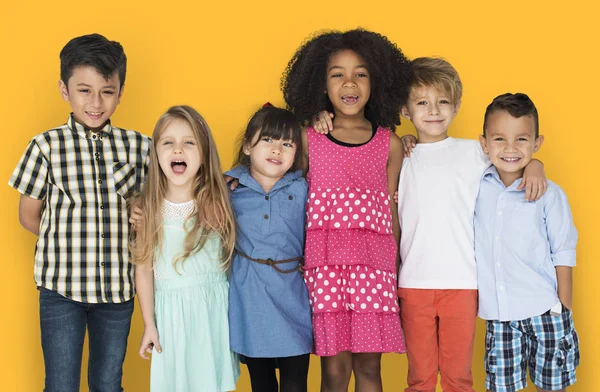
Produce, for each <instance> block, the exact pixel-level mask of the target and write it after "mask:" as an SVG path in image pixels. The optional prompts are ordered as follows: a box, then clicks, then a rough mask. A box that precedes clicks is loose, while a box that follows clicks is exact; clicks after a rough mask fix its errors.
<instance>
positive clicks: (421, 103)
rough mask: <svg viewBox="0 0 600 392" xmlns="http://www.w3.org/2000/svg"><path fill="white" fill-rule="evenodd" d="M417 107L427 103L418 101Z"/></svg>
mask: <svg viewBox="0 0 600 392" xmlns="http://www.w3.org/2000/svg"><path fill="white" fill-rule="evenodd" d="M417 105H427V102H426V101H419V102H417Z"/></svg>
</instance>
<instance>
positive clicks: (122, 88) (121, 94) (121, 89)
mask: <svg viewBox="0 0 600 392" xmlns="http://www.w3.org/2000/svg"><path fill="white" fill-rule="evenodd" d="M123 90H125V85H122V86H121V88H120V89H119V97H118V99H117V105H118V104H120V103H121V97H122V96H123Z"/></svg>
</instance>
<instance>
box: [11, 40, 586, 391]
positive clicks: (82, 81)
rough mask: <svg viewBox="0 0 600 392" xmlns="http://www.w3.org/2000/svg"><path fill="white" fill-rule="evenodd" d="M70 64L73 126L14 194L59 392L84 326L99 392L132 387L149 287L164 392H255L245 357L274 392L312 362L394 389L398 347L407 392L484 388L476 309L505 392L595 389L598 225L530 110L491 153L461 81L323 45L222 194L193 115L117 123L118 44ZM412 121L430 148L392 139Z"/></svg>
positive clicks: (75, 360)
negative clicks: (580, 224) (581, 370)
mask: <svg viewBox="0 0 600 392" xmlns="http://www.w3.org/2000/svg"><path fill="white" fill-rule="evenodd" d="M60 58H61V81H60V83H59V85H60V92H61V95H62V96H63V99H64V100H65V101H67V102H69V104H70V106H71V109H72V113H71V115H70V116H69V118H68V121H67V123H66V124H65V125H63V126H61V127H59V128H56V129H52V130H50V131H47V132H45V133H43V134H40V135H38V136H36V137H34V138H33V140H32V141H31V142H30V143H29V146H28V147H27V149H26V151H25V153H24V154H23V157H22V159H21V161H20V162H19V164H18V166H17V168H16V169H15V172H14V173H13V176H12V177H11V179H10V182H9V184H10V185H11V186H13V187H14V188H15V189H17V190H18V191H19V192H20V193H21V194H22V196H21V199H20V204H19V216H20V220H21V223H22V225H23V226H24V227H25V228H26V229H27V230H29V231H31V232H33V233H34V234H36V235H38V236H39V239H38V243H37V247H36V253H35V268H34V275H35V281H36V284H37V286H38V288H39V290H40V326H41V332H42V348H43V352H44V363H45V370H46V380H45V390H46V391H48V392H50V391H61V392H63V391H67V392H69V391H78V390H79V378H80V374H79V373H80V367H81V366H80V364H81V353H82V349H83V338H84V335H85V331H86V329H87V330H88V333H89V342H90V356H89V365H88V367H89V376H88V383H89V387H90V390H93V391H121V390H122V387H121V379H122V364H123V360H124V357H125V351H126V346H127V337H128V334H129V328H130V322H131V315H132V312H133V296H134V287H135V292H137V295H138V299H139V304H140V308H141V312H142V317H143V320H144V333H143V336H142V341H141V344H140V350H139V353H140V356H142V357H143V358H147V354H148V353H152V364H151V383H150V384H151V390H152V391H229V390H234V389H235V386H236V381H237V379H238V377H239V365H238V362H239V361H241V362H243V363H245V364H246V365H247V367H248V371H249V374H250V380H251V384H252V390H253V391H260V392H263V391H266V392H270V391H277V390H281V391H286V392H293V391H306V390H307V375H308V367H309V358H310V354H311V353H313V354H316V355H318V356H320V357H321V369H322V370H321V371H322V377H321V390H322V391H325V392H326V391H346V390H347V389H348V385H349V382H350V376H351V374H352V373H354V377H355V389H356V390H357V391H381V390H382V381H381V369H380V366H381V365H380V363H381V354H382V353H388V352H396V353H404V352H406V353H407V356H408V363H409V369H408V388H407V389H406V391H411V392H412V391H435V387H436V384H437V378H438V373H441V383H442V388H443V390H444V391H446V392H450V391H460V392H465V391H473V386H472V385H473V378H472V375H471V360H472V354H473V344H474V335H475V320H476V317H477V315H478V314H479V316H480V317H481V318H483V319H485V320H487V332H486V354H485V369H486V373H487V378H486V387H487V389H488V390H489V391H517V390H520V389H523V388H524V387H525V386H526V371H527V369H528V368H529V372H530V376H531V379H532V381H533V383H534V384H535V385H536V387H537V388H538V390H540V391H546V390H552V391H556V390H564V389H566V387H567V386H569V385H571V384H572V383H574V382H575V368H576V366H577V365H578V363H579V347H578V338H577V334H576V332H575V329H574V326H573V321H572V317H571V311H570V309H571V302H572V300H571V292H572V267H573V266H574V265H575V245H576V242H577V231H576V230H575V228H574V226H573V222H572V217H571V213H570V209H569V206H568V203H567V200H566V196H565V195H564V193H563V192H562V190H561V189H560V188H559V187H558V186H556V185H555V184H553V183H552V182H549V181H548V182H547V181H546V179H545V177H544V173H543V167H542V165H541V163H540V162H539V161H536V160H532V154H533V153H534V152H536V151H537V150H538V149H539V147H540V146H541V144H542V142H543V136H541V135H539V126H538V114H537V110H536V108H535V106H534V104H533V102H532V101H531V100H530V99H529V98H528V97H527V96H526V95H525V94H504V95H501V96H499V97H496V98H495V99H494V100H493V102H492V103H491V104H490V105H489V106H488V108H487V110H486V113H485V116H484V125H483V135H482V136H481V137H480V143H478V142H477V141H473V140H462V139H455V138H451V137H448V134H447V132H448V127H449V126H450V124H451V122H452V120H453V119H454V117H455V116H456V114H457V113H458V110H459V107H460V103H461V95H462V85H461V82H460V79H459V77H458V74H457V73H456V71H455V70H454V68H453V67H452V66H451V65H450V64H448V63H447V62H446V61H444V60H441V59H437V58H419V59H415V60H412V61H409V60H408V59H407V58H406V57H405V56H404V54H403V53H402V51H401V50H400V49H399V48H397V46H396V45H395V44H393V43H392V42H390V41H389V40H388V39H387V38H386V37H384V36H382V35H380V34H377V33H374V32H370V31H366V30H360V29H358V30H351V31H347V32H327V33H322V34H319V35H316V36H314V37H313V38H312V39H310V40H309V41H307V42H306V43H305V44H303V45H302V46H301V47H300V48H299V49H298V51H297V52H296V54H295V55H294V57H293V58H292V60H291V61H290V63H289V65H288V67H287V69H286V71H285V73H284V77H283V81H282V90H283V94H284V98H285V101H286V103H287V106H288V108H287V110H286V109H280V108H276V107H273V106H271V105H270V104H265V105H264V106H263V107H262V108H260V109H259V110H258V111H257V112H256V113H255V114H254V115H253V117H252V118H251V119H250V122H249V123H248V126H247V128H246V131H245V132H244V133H243V135H242V137H241V139H240V145H239V152H238V155H237V157H236V159H235V162H234V165H233V168H232V169H231V170H229V171H227V172H226V173H225V175H226V177H224V176H223V173H222V170H221V164H220V161H219V156H218V153H217V149H216V146H215V143H214V141H213V138H212V136H211V131H210V128H209V126H208V124H207V123H206V121H205V120H204V119H203V118H202V116H201V115H200V114H199V113H198V112H197V111H196V110H194V109H193V108H191V107H188V106H174V107H172V108H170V109H169V110H168V111H167V112H166V113H165V114H164V115H163V116H162V117H161V118H160V119H159V121H158V123H157V124H156V127H155V129H154V132H153V135H152V139H150V138H148V137H146V136H143V135H141V134H139V133H137V132H133V131H126V130H122V129H120V128H117V127H115V126H112V124H111V122H110V117H111V115H112V114H113V113H114V111H115V109H116V107H117V105H118V104H119V101H120V98H121V94H122V91H123V90H122V88H123V85H124V82H125V70H126V57H125V54H124V52H123V48H122V47H121V45H120V44H118V43H117V42H114V41H109V40H107V39H106V38H104V37H102V36H100V35H97V34H92V35H88V36H83V37H78V38H75V39H73V40H71V41H70V42H69V43H68V44H67V45H66V46H65V47H64V49H63V50H62V52H61V55H60ZM400 115H402V117H404V118H406V119H408V120H410V121H411V122H412V123H413V124H414V125H415V127H416V130H417V135H418V141H417V140H415V139H414V137H411V136H405V137H403V138H402V139H401V138H399V137H398V136H396V135H395V133H394V130H395V127H396V125H398V124H399V123H400ZM303 126H305V127H304V128H303ZM304 175H305V176H304ZM226 178H227V179H231V180H234V181H232V182H230V184H229V185H228V183H226ZM396 192H397V194H396V196H395V197H391V195H394V194H395V193H396ZM395 202H396V203H397V207H396V203H395ZM130 215H132V216H131V219H130ZM129 219H130V220H131V225H130V223H129ZM401 232H402V235H400V233H401ZM398 298H399V300H398ZM276 368H278V369H279V379H280V381H279V383H280V385H278V381H277V378H276Z"/></svg>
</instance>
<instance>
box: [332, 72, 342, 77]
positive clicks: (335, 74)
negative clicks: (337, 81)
mask: <svg viewBox="0 0 600 392" xmlns="http://www.w3.org/2000/svg"><path fill="white" fill-rule="evenodd" d="M342 76H343V75H342V74H341V72H338V73H334V74H332V75H331V77H332V78H341V77H342Z"/></svg>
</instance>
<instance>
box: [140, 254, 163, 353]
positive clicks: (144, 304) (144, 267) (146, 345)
mask: <svg viewBox="0 0 600 392" xmlns="http://www.w3.org/2000/svg"><path fill="white" fill-rule="evenodd" d="M135 286H136V291H137V297H138V301H139V303H140V309H141V311H142V319H143V320H144V334H143V335H142V341H141V342H140V351H139V354H140V357H142V358H144V359H150V358H149V357H148V356H146V353H152V347H153V346H154V347H156V351H158V352H159V353H160V352H162V348H161V347H160V343H159V341H158V330H157V329H156V322H155V321H154V272H153V271H152V263H147V264H140V265H136V266H135Z"/></svg>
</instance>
